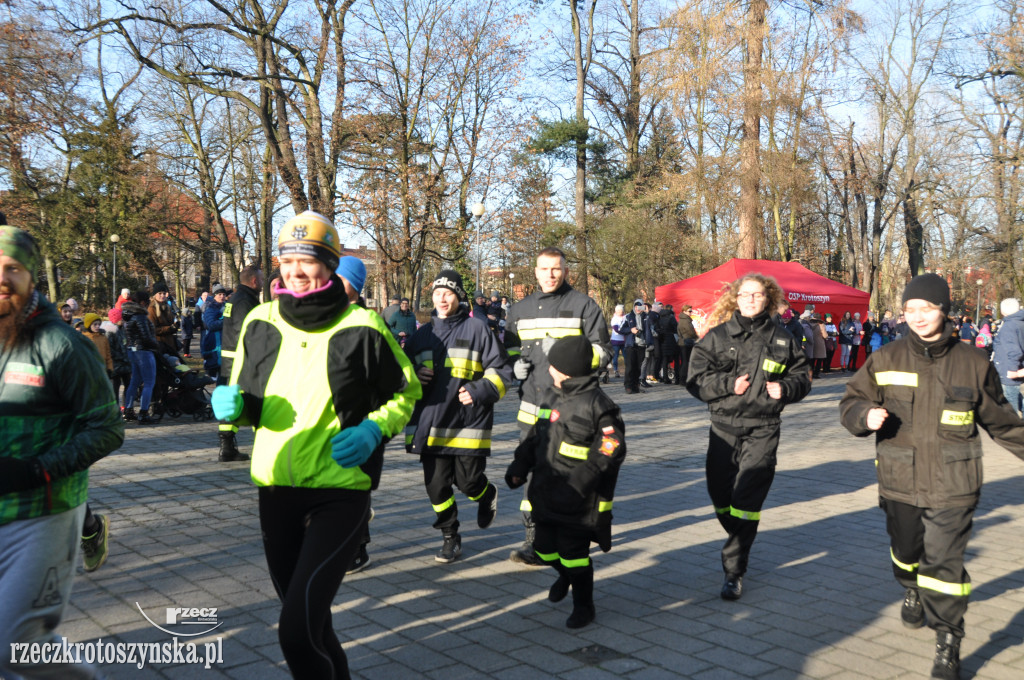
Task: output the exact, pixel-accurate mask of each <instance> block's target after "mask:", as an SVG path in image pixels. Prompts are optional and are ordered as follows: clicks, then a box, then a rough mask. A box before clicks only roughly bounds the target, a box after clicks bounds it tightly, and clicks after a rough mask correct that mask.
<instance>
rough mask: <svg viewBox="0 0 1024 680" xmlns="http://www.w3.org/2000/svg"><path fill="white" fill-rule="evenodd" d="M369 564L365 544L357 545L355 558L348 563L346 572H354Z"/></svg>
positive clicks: (368, 555)
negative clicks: (357, 549)
mask: <svg viewBox="0 0 1024 680" xmlns="http://www.w3.org/2000/svg"><path fill="white" fill-rule="evenodd" d="M368 566H370V554H369V553H368V552H366V544H365V543H364V544H362V545H361V546H359V552H357V553H356V556H355V559H353V560H352V564H350V565H349V567H348V570H346V571H345V573H346V574H355V573H358V572H360V571H362V570H363V569H366V568H367V567H368Z"/></svg>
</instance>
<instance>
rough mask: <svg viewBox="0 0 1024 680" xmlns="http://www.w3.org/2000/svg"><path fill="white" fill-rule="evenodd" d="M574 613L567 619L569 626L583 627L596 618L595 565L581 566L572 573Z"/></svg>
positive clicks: (566, 623)
mask: <svg viewBox="0 0 1024 680" xmlns="http://www.w3.org/2000/svg"><path fill="white" fill-rule="evenodd" d="M571 582H572V614H570V615H569V618H568V619H566V620H565V625H566V627H568V628H582V627H583V626H585V625H587V624H588V623H590V622H591V621H593V620H594V617H595V616H596V613H595V612H594V566H593V565H590V566H587V567H582V568H580V571H578V572H577V573H575V574H573V575H572V578H571Z"/></svg>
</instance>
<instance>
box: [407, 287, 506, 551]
mask: <svg viewBox="0 0 1024 680" xmlns="http://www.w3.org/2000/svg"><path fill="white" fill-rule="evenodd" d="M431 298H432V301H433V303H434V316H433V318H432V319H431V320H430V322H429V323H425V324H423V325H422V326H420V328H419V329H418V330H417V331H416V332H415V333H414V334H413V335H412V337H411V338H410V339H409V340H408V342H406V343H405V351H406V353H408V355H409V357H410V358H411V359H412V361H413V365H414V366H415V367H416V375H417V377H418V378H419V379H420V382H421V383H422V384H423V386H424V388H423V399H421V400H420V401H419V403H417V404H416V409H415V410H414V411H413V414H412V418H411V419H410V421H409V426H408V428H407V430H406V447H405V448H406V450H407V451H409V453H414V454H417V455H418V456H419V457H420V461H421V462H422V463H423V481H424V484H425V485H426V488H427V496H428V497H429V498H430V504H431V505H432V506H433V508H434V512H435V513H436V514H437V519H436V521H435V522H434V528H435V529H440V530H441V534H442V536H443V537H444V540H443V543H442V545H441V551H440V552H439V553H437V555H436V556H435V557H434V559H435V560H437V561H438V562H444V563H449V562H454V561H455V560H456V559H458V557H459V555H461V554H462V537H461V536H460V535H459V510H458V506H457V505H456V503H455V493H454V491H453V490H452V485H453V484H454V485H456V486H458V487H459V490H460V491H462V493H464V494H466V496H467V497H468V498H469V500H471V501H473V502H475V503H477V518H476V519H477V526H479V527H480V528H481V529H486V528H487V527H489V526H490V525H491V522H493V521H494V515H495V513H496V512H497V509H498V489H497V488H496V487H495V486H494V485H493V484H491V483H490V482H489V481H487V475H486V474H484V470H485V468H486V467H487V457H488V456H490V455H491V427H492V425H493V424H494V404H495V403H497V402H498V401H500V400H501V398H502V397H504V396H505V389H506V385H507V383H508V382H510V381H511V379H512V364H511V362H510V361H509V358H508V353H507V352H506V351H505V348H504V347H503V346H502V344H501V342H500V341H499V340H498V336H497V335H495V334H494V332H493V331H492V330H491V328H490V326H488V324H487V317H486V316H483V317H480V316H477V317H470V316H469V307H468V305H467V300H466V291H465V290H464V289H463V287H462V277H461V276H460V275H459V274H458V272H455V271H452V270H450V269H445V270H442V271H441V272H440V273H439V274H438V275H437V278H436V279H434V283H433V286H432V293H431Z"/></svg>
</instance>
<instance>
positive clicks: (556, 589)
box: [548, 562, 570, 602]
mask: <svg viewBox="0 0 1024 680" xmlns="http://www.w3.org/2000/svg"><path fill="white" fill-rule="evenodd" d="M551 566H553V567H554V568H555V571H557V572H558V580H557V581H555V582H554V583H553V584H552V586H551V590H549V591H548V601H549V602H561V601H562V600H564V599H565V596H566V595H568V594H569V585H570V583H569V572H568V571H566V569H565V567H563V566H562V565H561V564H560V563H558V562H555V563H553V564H552V565H551Z"/></svg>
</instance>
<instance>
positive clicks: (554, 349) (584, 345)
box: [548, 335, 594, 378]
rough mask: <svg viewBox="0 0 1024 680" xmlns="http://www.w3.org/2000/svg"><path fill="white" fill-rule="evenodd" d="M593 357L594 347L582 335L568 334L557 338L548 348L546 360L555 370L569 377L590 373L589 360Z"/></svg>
mask: <svg viewBox="0 0 1024 680" xmlns="http://www.w3.org/2000/svg"><path fill="white" fill-rule="evenodd" d="M593 358H594V348H593V347H591V346H590V341H589V340H587V339H586V338H585V337H583V336H582V335H570V336H569V337H567V338H562V339H561V340H557V341H556V342H555V344H553V345H551V349H550V350H548V362H549V363H550V364H551V365H552V366H554V367H555V370H556V371H558V372H560V373H564V374H566V375H567V376H569V377H570V378H579V377H582V376H585V375H590V373H591V371H592V370H593V369H592V368H591V362H592V360H593Z"/></svg>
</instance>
